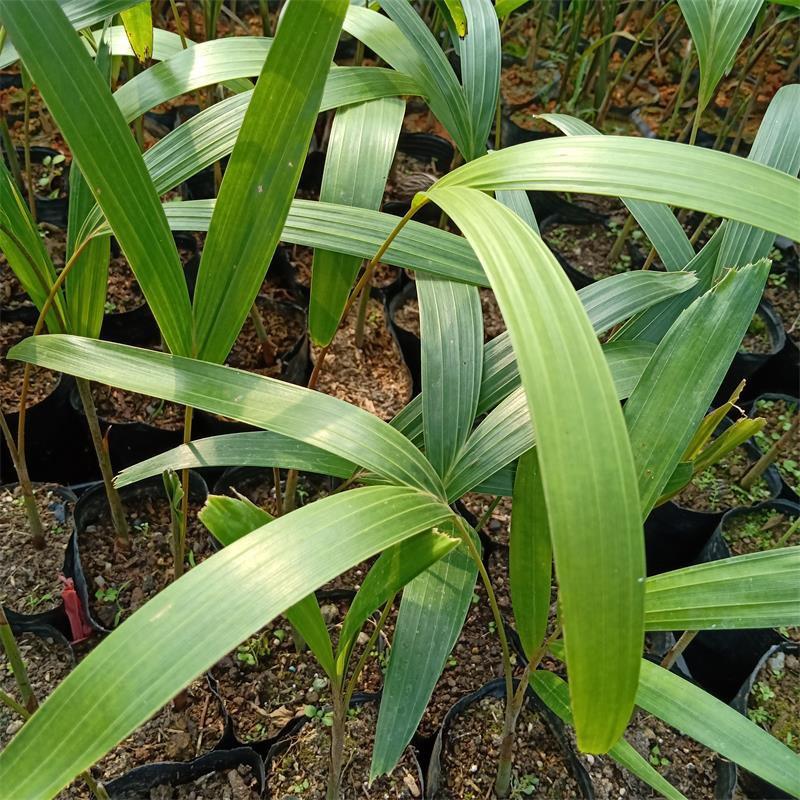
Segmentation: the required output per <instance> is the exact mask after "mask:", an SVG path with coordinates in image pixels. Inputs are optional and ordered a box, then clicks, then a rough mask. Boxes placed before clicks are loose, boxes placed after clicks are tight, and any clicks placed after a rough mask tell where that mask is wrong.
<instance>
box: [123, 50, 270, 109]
mask: <svg viewBox="0 0 800 800" xmlns="http://www.w3.org/2000/svg"><path fill="white" fill-rule="evenodd" d="M272 42H273V40H272V39H269V38H261V37H256V36H236V37H235V38H231V39H215V40H213V41H210V42H203V43H202V44H197V45H194V46H193V47H190V48H187V49H186V50H181V51H180V52H178V53H176V54H175V55H172V56H170V57H169V58H168V59H166V60H165V61H162V62H161V63H160V64H155V65H153V66H152V67H150V68H149V69H146V70H145V71H144V72H141V73H139V74H138V75H136V76H135V77H134V78H132V79H131V80H130V81H128V82H127V83H124V84H123V85H122V86H120V88H119V89H117V91H116V92H114V100H116V101H117V105H118V106H119V110H120V111H121V112H122V115H123V116H124V117H125V119H126V120H128V121H129V122H130V121H131V120H133V119H136V117H138V116H140V115H142V114H144V113H145V111H149V110H150V109H151V108H154V107H155V106H157V105H159V104H160V103H164V102H166V101H167V100H171V99H172V98H174V97H177V96H178V95H180V94H186V93H188V92H192V91H194V90H195V89H199V88H201V87H202V86H210V85H211V84H213V83H224V82H226V81H230V80H233V79H235V78H245V77H251V76H255V75H259V74H260V73H261V70H262V69H263V67H264V60H265V59H266V57H267V54H268V53H269V50H270V47H271V46H272ZM248 88H249V89H252V88H253V87H252V84H251V83H250V82H249V81H245V82H244V84H243V86H242V89H248Z"/></svg>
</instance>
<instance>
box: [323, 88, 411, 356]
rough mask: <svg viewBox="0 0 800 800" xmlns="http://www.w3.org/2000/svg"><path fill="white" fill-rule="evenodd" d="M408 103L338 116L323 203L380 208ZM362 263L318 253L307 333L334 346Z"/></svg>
mask: <svg viewBox="0 0 800 800" xmlns="http://www.w3.org/2000/svg"><path fill="white" fill-rule="evenodd" d="M405 109H406V104H405V103H404V102H403V101H402V100H401V99H400V98H397V97H386V98H383V99H381V100H372V101H371V102H369V103H360V104H358V105H354V106H347V107H345V108H342V109H340V110H339V111H338V112H337V113H336V117H335V118H334V120H333V125H332V126H331V135H330V139H329V140H328V151H327V153H326V155H325V170H324V172H323V175H322V187H321V188H320V193H319V199H320V200H328V201H330V202H333V203H339V204H341V205H348V206H359V207H360V208H371V209H377V208H379V207H380V204H381V200H382V199H383V192H384V189H385V188H386V178H387V177H388V175H389V168H390V167H391V166H392V159H393V158H394V151H395V147H396V146H397V137H398V135H399V133H400V127H401V125H402V124H403V116H404V114H405ZM360 265H361V259H360V258H359V257H357V256H356V257H353V256H348V255H346V254H343V253H337V252H335V251H332V250H316V251H315V252H314V262H313V264H312V267H311V299H310V301H309V307H308V331H309V333H310V335H311V338H312V339H313V340H314V341H315V342H316V343H317V344H319V345H327V344H330V342H331V339H333V335H334V334H335V333H336V329H337V328H338V327H339V321H340V319H341V316H342V311H343V310H344V307H345V304H346V302H347V297H348V295H349V293H350V290H351V289H352V288H353V281H354V279H355V277H356V275H357V274H358V268H359V266H360Z"/></svg>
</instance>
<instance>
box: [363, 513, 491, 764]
mask: <svg viewBox="0 0 800 800" xmlns="http://www.w3.org/2000/svg"><path fill="white" fill-rule="evenodd" d="M444 530H445V532H450V533H453V534H455V533H456V531H455V529H454V527H453V526H447V527H445V529H444ZM477 576H478V569H477V567H476V565H475V562H474V561H473V560H472V559H471V558H470V556H469V554H468V553H467V550H466V548H465V547H464V546H461V547H457V548H456V549H455V550H452V551H451V552H450V553H448V554H447V555H446V556H445V557H444V558H442V559H440V560H439V561H437V562H436V563H435V564H433V565H432V566H431V567H429V568H428V569H427V570H425V572H423V573H422V574H421V575H419V576H418V577H416V578H415V579H414V580H413V581H411V583H409V584H408V586H406V588H405V589H404V590H403V599H402V600H401V602H400V612H399V613H398V616H397V625H396V627H395V634H394V638H393V640H392V657H391V659H390V660H389V669H388V670H387V672H386V678H385V680H384V684H383V691H382V693H381V706H380V711H379V714H378V726H377V729H376V731H375V746H374V748H373V751H372V764H371V766H370V775H371V776H372V777H373V778H374V777H377V776H378V775H382V774H384V773H387V772H391V770H392V769H394V767H395V765H396V764H397V762H398V760H399V759H400V756H401V755H402V753H403V750H405V748H406V745H407V744H408V743H409V742H410V741H411V737H412V736H413V735H414V731H415V730H416V729H417V726H418V725H419V721H420V720H421V719H422V715H423V714H424V713H425V707H426V706H427V705H428V701H429V700H430V698H431V694H432V693H433V689H434V687H435V686H436V682H437V681H438V680H439V676H440V675H441V674H442V670H443V669H444V665H445V663H446V661H447V657H448V655H450V651H451V650H452V649H453V647H454V645H455V643H456V641H457V639H458V636H459V634H460V633H461V628H462V627H463V626H464V620H465V619H466V616H467V612H468V611H469V605H470V602H471V601H472V594H473V592H474V590H475V579H476V578H477Z"/></svg>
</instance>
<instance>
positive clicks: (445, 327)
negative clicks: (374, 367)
mask: <svg viewBox="0 0 800 800" xmlns="http://www.w3.org/2000/svg"><path fill="white" fill-rule="evenodd" d="M417 293H418V295H419V312H420V337H421V339H422V385H423V387H424V389H425V391H424V392H423V394H422V427H423V431H424V437H425V453H426V456H427V458H428V460H429V461H430V462H431V464H432V465H433V468H434V469H435V470H436V471H437V472H438V473H439V475H441V476H445V475H446V474H447V472H448V470H449V469H450V467H451V466H452V464H453V462H454V461H455V459H456V457H457V455H458V452H459V450H460V449H461V446H462V445H463V444H464V442H465V441H466V440H467V437H468V436H469V433H470V431H471V430H472V425H473V422H474V420H475V412H476V409H477V407H478V395H479V394H480V388H481V373H482V368H483V314H482V311H481V301H480V298H479V297H478V290H477V289H476V288H475V287H474V286H467V285H466V284H463V283H454V282H452V281H440V280H436V279H431V278H424V277H422V276H420V278H419V279H418V280H417Z"/></svg>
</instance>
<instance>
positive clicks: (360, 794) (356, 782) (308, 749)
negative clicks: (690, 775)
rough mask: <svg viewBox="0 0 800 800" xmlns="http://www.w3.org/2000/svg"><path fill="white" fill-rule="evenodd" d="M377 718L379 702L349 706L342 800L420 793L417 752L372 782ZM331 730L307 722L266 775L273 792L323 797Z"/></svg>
mask: <svg viewBox="0 0 800 800" xmlns="http://www.w3.org/2000/svg"><path fill="white" fill-rule="evenodd" d="M376 721H377V707H376V706H375V705H372V704H367V705H363V706H361V707H360V708H358V709H355V710H354V711H351V713H350V715H349V717H348V719H347V723H346V726H345V735H346V739H345V757H344V758H345V765H346V766H345V769H344V771H343V776H342V789H341V791H342V800H361V798H367V797H369V798H387V800H412V798H418V797H421V794H422V785H421V780H420V775H419V770H418V766H417V764H416V762H415V759H414V757H413V754H412V753H411V752H410V751H409V750H406V754H405V755H404V757H403V758H402V759H401V761H400V763H399V764H398V765H397V766H396V767H395V769H394V771H393V772H392V774H391V775H389V776H388V777H383V778H378V779H377V780H376V781H375V782H374V783H373V784H372V786H371V787H370V786H369V765H370V759H371V758H372V745H373V739H374V735H375V725H376ZM329 758H330V735H329V732H328V728H327V727H326V726H325V725H324V724H323V723H322V722H321V721H320V720H319V719H314V720H312V721H311V722H308V723H306V725H304V726H303V728H302V729H301V731H300V733H299V734H298V735H297V737H296V738H295V739H293V740H292V742H291V744H290V745H289V748H288V749H287V750H286V752H285V753H282V754H281V755H279V756H277V757H276V758H275V760H274V761H273V762H272V764H271V765H270V771H269V776H268V778H267V781H268V784H269V786H270V789H271V790H272V792H273V796H274V797H293V796H298V797H302V798H304V800H305V799H306V798H307V799H308V800H323V798H324V797H325V789H326V785H327V777H328V765H329Z"/></svg>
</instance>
